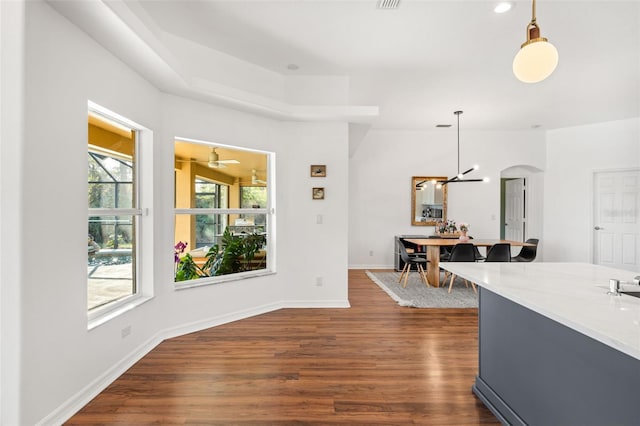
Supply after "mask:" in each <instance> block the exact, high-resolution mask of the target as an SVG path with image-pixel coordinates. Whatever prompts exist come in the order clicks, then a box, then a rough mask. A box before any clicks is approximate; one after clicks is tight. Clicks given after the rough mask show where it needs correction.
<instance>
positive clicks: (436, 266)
mask: <svg viewBox="0 0 640 426" xmlns="http://www.w3.org/2000/svg"><path fill="white" fill-rule="evenodd" d="M427 260H428V261H429V264H428V265H427V281H429V285H431V286H432V287H439V286H440V246H427Z"/></svg>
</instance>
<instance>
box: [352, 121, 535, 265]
mask: <svg viewBox="0 0 640 426" xmlns="http://www.w3.org/2000/svg"><path fill="white" fill-rule="evenodd" d="M456 156H457V140H456V129H454V128H451V129H448V130H442V131H396V130H371V131H370V132H369V133H368V134H367V135H366V136H365V138H364V140H363V141H362V142H361V143H360V144H359V145H358V146H357V149H356V151H355V153H354V154H353V155H352V158H351V160H350V162H349V174H350V180H349V192H350V197H349V198H350V200H349V265H350V266H351V267H355V268H375V267H378V268H389V267H391V266H392V265H393V247H394V246H393V244H394V243H393V237H394V236H395V235H400V234H422V235H428V234H431V233H433V227H423V226H411V177H412V176H425V175H426V176H453V175H454V174H455V173H456V171H457V160H456ZM544 162H545V145H544V133H542V132H539V131H532V132H474V131H465V130H461V132H460V169H461V171H464V170H466V169H468V168H470V167H471V166H473V165H474V164H478V165H480V169H479V170H477V171H475V172H472V173H471V174H469V175H468V177H472V176H473V177H484V176H488V177H489V178H490V182H489V183H480V182H478V183H458V184H451V185H449V187H448V213H447V217H448V218H449V219H454V220H456V221H458V222H468V223H470V225H471V229H470V234H471V235H472V236H474V237H475V238H497V237H498V236H499V233H500V224H499V221H500V171H501V170H504V169H506V168H508V167H512V166H515V165H529V166H533V167H537V168H539V169H544ZM370 251H373V256H370V255H369V253H370Z"/></svg>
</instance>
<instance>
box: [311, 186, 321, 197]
mask: <svg viewBox="0 0 640 426" xmlns="http://www.w3.org/2000/svg"><path fill="white" fill-rule="evenodd" d="M311 198H313V199H314V200H324V188H313V192H312V193H311Z"/></svg>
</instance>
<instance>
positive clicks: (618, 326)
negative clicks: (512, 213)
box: [440, 262, 640, 425]
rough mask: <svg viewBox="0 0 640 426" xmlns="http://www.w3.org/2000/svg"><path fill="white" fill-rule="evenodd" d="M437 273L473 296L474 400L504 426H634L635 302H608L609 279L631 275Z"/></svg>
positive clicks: (452, 266) (460, 269)
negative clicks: (456, 279) (470, 288)
mask: <svg viewBox="0 0 640 426" xmlns="http://www.w3.org/2000/svg"><path fill="white" fill-rule="evenodd" d="M440 266H441V267H442V268H444V269H446V270H448V271H451V272H453V273H455V274H457V275H458V276H460V277H463V278H466V279H467V280H471V281H473V282H475V283H477V284H478V285H479V286H480V291H479V298H480V300H479V311H478V315H479V341H478V343H479V344H478V347H479V369H478V375H477V377H476V381H475V383H474V384H473V386H472V390H473V392H474V393H475V394H476V395H477V396H478V398H480V399H481V400H482V402H483V403H484V404H485V405H486V406H487V407H488V408H489V409H490V410H491V411H492V412H493V413H494V414H495V415H496V417H498V419H499V420H500V421H501V422H502V423H504V424H513V425H525V424H526V425H638V424H640V298H637V297H633V296H630V295H626V294H623V295H621V296H615V295H610V294H607V292H608V290H609V280H610V279H618V280H621V281H632V280H633V277H634V276H635V275H638V274H637V273H634V272H631V271H624V270H619V269H612V268H606V267H602V266H598V265H592V264H582V263H580V264H578V263H540V262H533V263H526V264H522V263H493V264H481V263H475V264H473V263H441V264H440ZM633 287H634V286H632V285H628V286H627V285H625V284H623V285H622V290H623V291H624V290H634V288H633ZM635 290H636V291H640V288H637V287H636V288H635Z"/></svg>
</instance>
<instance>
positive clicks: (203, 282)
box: [174, 269, 275, 290]
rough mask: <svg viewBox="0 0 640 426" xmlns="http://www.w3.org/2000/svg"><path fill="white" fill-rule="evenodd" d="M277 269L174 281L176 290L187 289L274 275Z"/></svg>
mask: <svg viewBox="0 0 640 426" xmlns="http://www.w3.org/2000/svg"><path fill="white" fill-rule="evenodd" d="M273 274H275V271H271V270H269V269H260V270H259V271H248V272H238V273H236V274H228V275H219V276H217V277H210V278H199V279H197V280H189V281H180V282H177V283H174V288H175V289H176V290H185V289H188V288H194V287H202V286H207V285H214V284H221V283H226V282H230V281H239V280H245V279H247V278H254V277H263V276H266V275H273Z"/></svg>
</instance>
